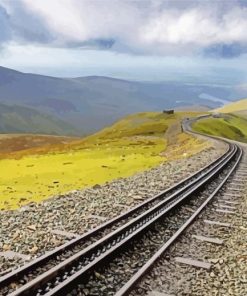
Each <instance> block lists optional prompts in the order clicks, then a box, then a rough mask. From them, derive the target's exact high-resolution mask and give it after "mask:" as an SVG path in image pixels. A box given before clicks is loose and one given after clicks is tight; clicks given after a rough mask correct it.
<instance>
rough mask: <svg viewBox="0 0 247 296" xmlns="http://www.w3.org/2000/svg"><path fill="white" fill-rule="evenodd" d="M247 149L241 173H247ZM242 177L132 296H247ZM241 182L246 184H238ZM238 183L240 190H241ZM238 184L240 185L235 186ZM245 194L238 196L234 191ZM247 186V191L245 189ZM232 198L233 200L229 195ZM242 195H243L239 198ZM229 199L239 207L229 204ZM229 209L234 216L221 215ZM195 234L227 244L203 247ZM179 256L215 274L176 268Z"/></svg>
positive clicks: (246, 205)
mask: <svg viewBox="0 0 247 296" xmlns="http://www.w3.org/2000/svg"><path fill="white" fill-rule="evenodd" d="M246 166H247V148H245V156H244V158H243V160H242V164H241V165H240V167H239V169H241V170H242V174H243V172H244V171H245V172H246V174H247V168H246ZM240 175H241V173H240V172H239V173H238V172H237V173H236V174H235V176H233V178H232V183H231V184H228V185H227V186H226V187H225V189H224V191H222V192H221V194H219V195H218V196H217V198H216V199H215V200H214V202H212V203H211V204H210V205H209V206H208V207H207V209H206V210H205V211H204V212H203V213H202V214H201V215H200V217H199V218H198V219H197V221H196V222H195V223H194V224H193V225H192V226H190V227H189V228H188V230H187V231H186V233H185V234H184V235H183V236H182V237H181V238H180V240H179V241H178V242H177V243H176V244H174V245H173V246H172V247H171V248H170V250H169V251H168V252H167V253H166V255H165V256H164V257H163V258H162V259H161V260H160V261H159V262H158V263H157V264H156V265H155V266H154V268H153V269H152V270H151V272H150V274H148V275H147V276H145V277H144V278H143V280H142V282H141V283H140V284H139V285H138V287H137V288H136V290H135V291H133V293H131V295H132V296H134V295H135V296H137V295H149V296H151V295H152V296H154V295H157V296H158V295H163V294H159V293H164V294H165V295H171V296H175V295H176V296H180V295H181V296H191V295H192V296H193V295H200V296H204V295H205V296H208V295H219V296H228V295H234V296H246V295H247V252H246V245H247V235H246V234H247V233H246V231H247V190H246V189H247V176H240ZM238 182H240V183H238ZM236 183H237V185H236ZM234 184H235V185H234ZM236 186H237V187H238V188H239V189H241V191H235V190H234V191H233V190H231V188H232V187H236ZM242 186H243V187H242ZM229 193H231V196H229V195H228V194H229ZM239 193H240V194H239ZM223 199H227V201H230V202H231V201H233V202H235V203H236V204H231V203H227V202H226V203H224V202H222V200H223ZM222 204H225V205H226V206H227V207H233V208H226V209H228V210H229V211H234V212H235V213H234V214H223V213H218V212H216V211H215V210H216V208H217V207H219V205H222ZM204 220H211V221H219V222H224V223H230V224H231V225H232V227H222V226H216V225H210V224H207V223H205V221H204ZM193 235H203V236H206V237H213V238H219V239H223V240H224V243H223V245H216V244H212V243H206V242H201V241H199V240H197V239H195V238H193ZM175 257H186V258H192V259H196V260H201V261H205V262H209V263H211V264H212V267H211V269H210V270H205V269H201V268H195V267H192V266H188V265H184V264H181V263H176V261H175Z"/></svg>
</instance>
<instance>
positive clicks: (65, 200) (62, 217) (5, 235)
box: [0, 142, 226, 273]
mask: <svg viewBox="0 0 247 296" xmlns="http://www.w3.org/2000/svg"><path fill="white" fill-rule="evenodd" d="M214 145H218V144H216V143H215V142H214ZM225 150H226V146H225V145H220V146H219V147H217V149H215V147H214V148H213V147H211V148H207V149H206V150H204V151H202V152H200V153H198V154H196V155H193V156H191V157H189V158H184V159H180V160H175V161H171V162H166V163H164V164H161V165H159V166H157V167H155V168H153V169H150V170H148V171H145V172H142V173H139V174H136V175H134V176H132V177H129V178H122V179H118V180H115V181H112V182H111V183H106V184H104V185H95V186H94V187H92V188H87V189H84V190H74V191H72V192H69V193H67V194H64V195H60V196H55V197H53V198H51V199H49V200H46V201H44V202H42V203H40V204H35V203H32V204H29V205H27V206H24V207H22V208H20V209H19V210H15V211H1V216H0V224H1V226H2V227H1V229H0V252H7V251H14V252H17V253H21V254H25V255H30V260H31V259H33V258H35V257H38V256H40V255H42V254H44V253H45V252H47V251H50V250H53V249H54V248H55V247H57V246H59V245H61V244H63V243H65V242H66V241H68V240H69V239H71V237H66V236H64V235H58V234H55V233H53V230H60V231H67V232H70V233H75V234H83V233H85V232H86V231H88V230H90V229H92V228H94V227H96V226H97V225H99V224H101V223H103V222H104V221H106V220H108V219H110V218H113V217H115V216H117V215H119V214H120V213H122V212H125V211H126V210H127V209H128V208H130V207H133V206H135V205H137V204H138V203H141V202H142V201H144V200H146V199H147V198H150V197H151V196H153V195H155V194H157V193H159V192H160V191H162V190H164V189H167V188H169V187H171V186H172V185H174V184H175V183H177V182H179V181H180V180H182V179H184V178H186V177H188V176H190V175H191V174H193V173H194V172H196V171H197V170H199V169H200V168H202V167H204V166H205V165H207V164H208V163H209V162H211V161H213V160H214V159H216V158H218V157H219V156H220V155H222V153H224V151H225ZM23 263H24V262H23V260H22V259H21V258H17V257H15V258H13V259H8V258H5V257H3V256H0V265H1V271H0V272H1V273H4V272H5V271H8V270H9V269H10V268H13V267H17V266H18V265H20V264H23Z"/></svg>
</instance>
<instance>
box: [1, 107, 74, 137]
mask: <svg viewBox="0 0 247 296" xmlns="http://www.w3.org/2000/svg"><path fill="white" fill-rule="evenodd" d="M0 133H34V134H37V133H38V134H55V135H62V134H63V135H72V134H77V133H78V131H77V130H76V129H75V128H73V127H72V126H71V125H69V124H68V123H66V122H64V121H62V120H60V119H56V118H53V117H51V116H50V115H47V114H42V113H40V112H38V111H36V110H33V109H32V108H28V107H23V106H18V105H12V106H8V105H5V104H1V103H0Z"/></svg>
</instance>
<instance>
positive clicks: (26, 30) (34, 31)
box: [8, 1, 54, 43]
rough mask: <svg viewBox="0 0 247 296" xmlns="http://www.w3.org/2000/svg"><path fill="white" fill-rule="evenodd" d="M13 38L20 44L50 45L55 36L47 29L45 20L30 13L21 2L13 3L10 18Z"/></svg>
mask: <svg viewBox="0 0 247 296" xmlns="http://www.w3.org/2000/svg"><path fill="white" fill-rule="evenodd" d="M8 22H9V26H10V27H11V30H12V37H13V38H14V39H15V41H18V42H33V43H50V42H52V41H53V40H54V36H53V35H52V33H51V32H49V29H48V28H47V27H46V25H45V23H44V21H43V19H42V18H41V17H39V16H38V15H36V14H32V13H31V12H29V11H28V10H27V9H26V7H25V6H24V4H23V3H21V2H20V1H19V2H18V1H12V2H11V14H10V15H9V16H8Z"/></svg>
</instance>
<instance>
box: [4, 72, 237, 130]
mask: <svg viewBox="0 0 247 296" xmlns="http://www.w3.org/2000/svg"><path fill="white" fill-rule="evenodd" d="M232 94H233V90H232V89H231V88H229V87H222V86H221V87H218V86H203V85H191V84H184V83H175V82H171V83H170V82H169V83H168V82H157V83H154V82H136V81H127V80H121V79H115V78H109V77H101V76H90V77H79V78H56V77H49V76H42V75H36V74H27V73H21V72H18V71H15V70H11V69H8V68H4V67H0V104H1V105H0V133H1V132H4V133H7V132H34V133H48V134H66V135H83V134H88V133H91V132H93V131H95V130H97V129H100V128H102V127H103V126H106V125H109V124H111V123H112V122H113V121H115V120H117V119H119V118H120V117H122V116H124V115H126V114H130V113H134V112H142V111H158V110H163V109H166V108H181V107H186V106H192V105H197V106H198V105H199V106H205V107H209V108H217V107H220V106H221V105H222V99H225V100H228V101H230V100H231V99H232V96H233V95H232Z"/></svg>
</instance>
